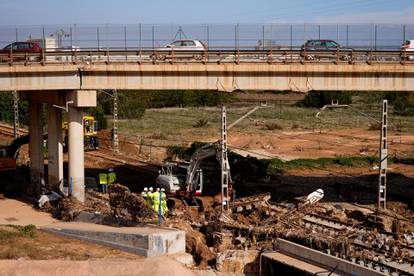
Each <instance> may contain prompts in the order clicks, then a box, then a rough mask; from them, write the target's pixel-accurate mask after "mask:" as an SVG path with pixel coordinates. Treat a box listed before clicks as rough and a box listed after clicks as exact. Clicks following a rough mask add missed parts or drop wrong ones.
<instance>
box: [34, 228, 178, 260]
mask: <svg viewBox="0 0 414 276" xmlns="http://www.w3.org/2000/svg"><path fill="white" fill-rule="evenodd" d="M41 230H43V231H46V232H50V233H54V234H58V235H62V236H67V237H72V238H76V239H81V240H86V241H90V242H94V243H98V244H102V245H106V246H110V247H113V248H116V249H119V250H123V251H126V252H130V253H134V254H138V255H141V256H146V257H149V256H161V255H164V254H177V253H185V232H184V231H181V230H177V229H173V228H166V227H158V226H155V225H143V226H135V227H115V226H108V225H100V224H93V223H84V222H59V223H54V224H51V225H47V226H43V227H41Z"/></svg>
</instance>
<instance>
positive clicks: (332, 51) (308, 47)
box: [301, 39, 354, 60]
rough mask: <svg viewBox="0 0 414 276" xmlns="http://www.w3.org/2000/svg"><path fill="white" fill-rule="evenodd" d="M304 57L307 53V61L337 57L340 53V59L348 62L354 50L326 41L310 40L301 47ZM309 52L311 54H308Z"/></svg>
mask: <svg viewBox="0 0 414 276" xmlns="http://www.w3.org/2000/svg"><path fill="white" fill-rule="evenodd" d="M301 50H302V52H303V53H302V56H304V55H305V54H304V53H306V58H307V59H311V60H312V59H321V58H332V57H335V56H336V54H337V52H340V56H339V58H340V59H341V60H347V59H349V58H350V55H351V54H352V52H353V51H354V49H352V48H344V47H342V46H341V45H340V44H339V43H338V42H336V41H333V40H326V39H312V40H308V41H306V42H305V44H303V45H302V46H301ZM308 52H309V54H307V53H308Z"/></svg>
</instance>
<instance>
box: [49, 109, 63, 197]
mask: <svg viewBox="0 0 414 276" xmlns="http://www.w3.org/2000/svg"><path fill="white" fill-rule="evenodd" d="M47 120H48V121H47V148H48V163H47V166H48V188H49V189H50V190H56V189H60V191H63V145H62V110H61V109H59V108H56V107H53V105H49V107H48V117H47Z"/></svg>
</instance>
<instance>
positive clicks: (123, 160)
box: [85, 151, 161, 173]
mask: <svg viewBox="0 0 414 276" xmlns="http://www.w3.org/2000/svg"><path fill="white" fill-rule="evenodd" d="M85 155H86V156H90V157H95V158H101V159H104V160H107V161H111V162H115V163H118V164H122V165H123V166H125V167H127V168H129V169H132V170H135V171H142V170H146V171H150V172H152V173H158V170H159V169H160V167H161V166H158V165H156V164H153V163H150V162H146V161H140V160H136V159H133V158H130V157H124V156H122V157H121V156H114V155H110V154H106V153H103V152H99V151H87V152H85Z"/></svg>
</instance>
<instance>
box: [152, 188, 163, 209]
mask: <svg viewBox="0 0 414 276" xmlns="http://www.w3.org/2000/svg"><path fill="white" fill-rule="evenodd" d="M152 198H153V205H152V206H153V208H154V211H155V212H157V213H158V212H159V208H160V204H161V202H160V188H157V191H156V192H155V193H153V194H152Z"/></svg>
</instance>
